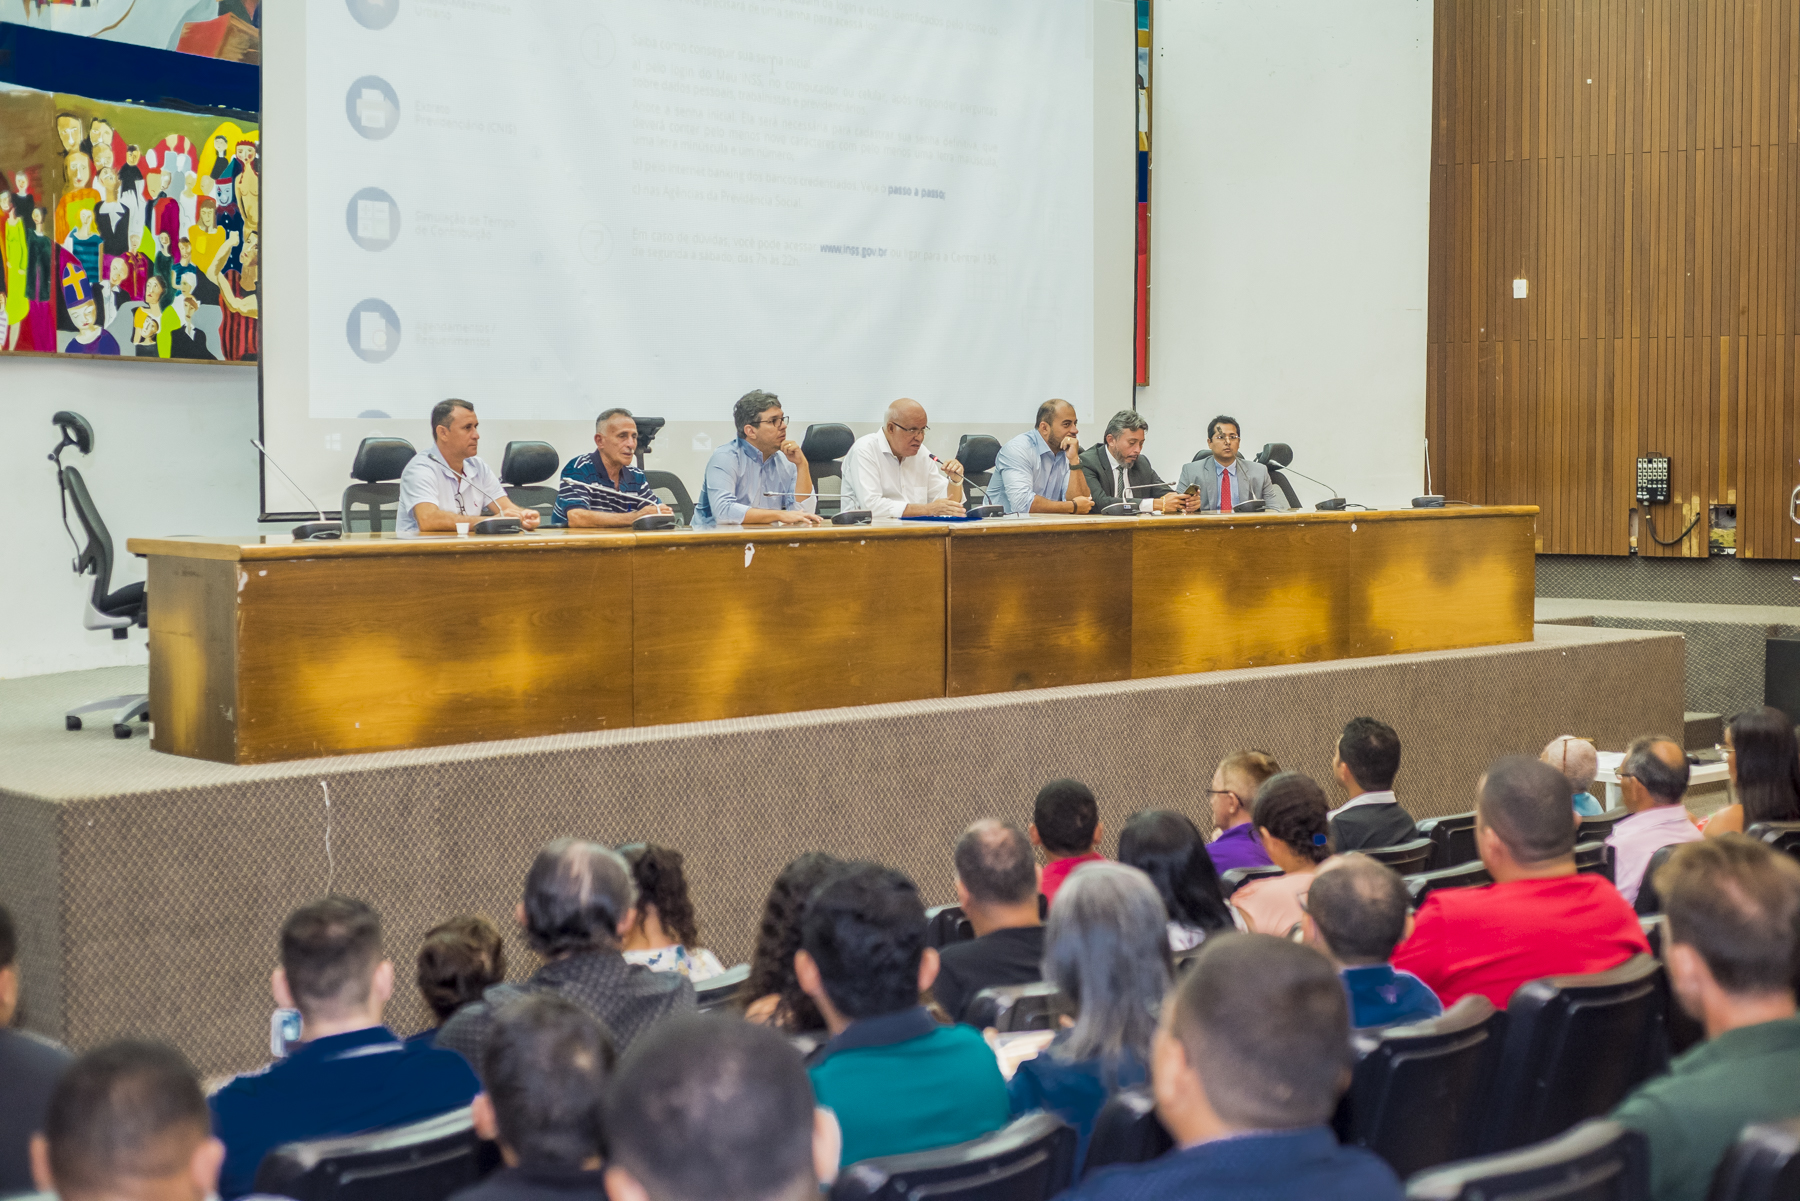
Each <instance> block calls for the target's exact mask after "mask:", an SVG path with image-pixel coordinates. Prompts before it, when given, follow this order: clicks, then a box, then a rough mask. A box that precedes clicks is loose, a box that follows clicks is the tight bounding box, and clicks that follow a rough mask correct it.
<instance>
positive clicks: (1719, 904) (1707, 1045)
mask: <svg viewBox="0 0 1800 1201" xmlns="http://www.w3.org/2000/svg"><path fill="white" fill-rule="evenodd" d="M1655 884H1656V890H1657V895H1659V896H1660V897H1662V899H1663V911H1664V912H1665V913H1666V914H1667V915H1668V927H1667V934H1666V936H1665V946H1664V949H1663V962H1664V964H1665V965H1666V966H1667V968H1668V972H1669V983H1670V988H1671V991H1673V993H1674V994H1675V999H1676V1001H1677V1002H1678V1003H1679V1004H1680V1005H1681V1007H1682V1008H1683V1009H1684V1010H1686V1011H1687V1012H1688V1013H1689V1014H1690V1015H1692V1016H1693V1017H1694V1018H1695V1019H1696V1020H1698V1021H1699V1022H1700V1023H1701V1024H1702V1025H1703V1026H1705V1028H1706V1041H1705V1042H1704V1043H1701V1044H1700V1045H1699V1046H1697V1047H1695V1048H1693V1049H1692V1050H1690V1051H1688V1052H1686V1053H1685V1054H1683V1055H1682V1056H1680V1057H1679V1058H1678V1059H1676V1060H1675V1062H1674V1063H1672V1064H1670V1065H1669V1074H1668V1075H1666V1076H1659V1077H1657V1078H1656V1079H1654V1080H1651V1081H1649V1082H1647V1083H1645V1084H1643V1085H1642V1086H1640V1087H1639V1088H1638V1089H1637V1091H1636V1092H1634V1093H1632V1094H1631V1096H1629V1097H1627V1098H1626V1099H1625V1101H1624V1103H1623V1104H1621V1105H1620V1106H1619V1107H1618V1109H1616V1110H1614V1111H1613V1115H1612V1116H1613V1119H1614V1120H1615V1121H1618V1122H1621V1123H1623V1124H1624V1125H1626V1126H1628V1127H1630V1128H1631V1129H1633V1130H1637V1131H1640V1132H1642V1133H1643V1135H1644V1136H1645V1138H1646V1139H1647V1140H1648V1142H1649V1145H1650V1196H1651V1198H1652V1201H1705V1198H1706V1195H1707V1191H1708V1189H1709V1188H1710V1186H1711V1184H1712V1178H1713V1173H1714V1172H1715V1171H1717V1170H1718V1166H1719V1162H1720V1160H1722V1159H1723V1158H1724V1157H1725V1153H1726V1152H1727V1151H1729V1150H1730V1149H1731V1145H1732V1144H1733V1143H1735V1142H1736V1141H1737V1138H1738V1135H1739V1134H1740V1133H1741V1132H1742V1131H1743V1129H1744V1127H1745V1126H1747V1125H1750V1124H1751V1123H1754V1122H1767V1121H1774V1120H1777V1119H1781V1118H1791V1117H1795V1116H1797V1115H1800V1017H1796V1016H1795V1014H1796V1010H1795V1004H1794V983H1793V981H1794V975H1795V970H1796V968H1800V953H1797V947H1796V941H1795V938H1794V930H1795V929H1796V927H1797V926H1800V866H1797V865H1796V864H1795V863H1794V861H1793V860H1792V859H1790V858H1788V857H1787V856H1786V855H1784V854H1782V853H1781V852H1779V851H1775V850H1772V849H1771V848H1769V847H1767V846H1765V845H1763V844H1762V843H1759V842H1755V841H1752V840H1751V839H1749V838H1746V837H1745V836H1744V835H1742V834H1726V835H1724V836H1723V837H1721V838H1714V839H1707V840H1706V841H1704V842H1692V843H1687V844H1684V845H1683V846H1681V847H1680V849H1678V850H1677V851H1676V852H1675V853H1674V854H1673V855H1671V856H1670V857H1669V862H1668V863H1667V864H1666V865H1664V867H1663V869H1662V870H1661V871H1659V872H1658V873H1657V874H1656V880H1655Z"/></svg>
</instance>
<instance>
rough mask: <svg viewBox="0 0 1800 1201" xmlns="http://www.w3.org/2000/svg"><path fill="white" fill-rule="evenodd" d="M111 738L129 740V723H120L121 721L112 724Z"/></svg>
mask: <svg viewBox="0 0 1800 1201" xmlns="http://www.w3.org/2000/svg"><path fill="white" fill-rule="evenodd" d="M113 737H114V738H130V737H131V725H130V723H128V722H122V721H120V722H114V723H113Z"/></svg>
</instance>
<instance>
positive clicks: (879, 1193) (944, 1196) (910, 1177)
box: [831, 1113, 1075, 1201]
mask: <svg viewBox="0 0 1800 1201" xmlns="http://www.w3.org/2000/svg"><path fill="white" fill-rule="evenodd" d="M1074 1175H1075V1130H1074V1128H1073V1127H1071V1126H1070V1125H1069V1124H1068V1123H1066V1122H1064V1121H1063V1120H1062V1119H1061V1118H1059V1117H1056V1116H1055V1115H1054V1114H1049V1113H1030V1114H1026V1115H1025V1116H1024V1117H1022V1118H1018V1119H1017V1120H1015V1121H1013V1122H1012V1123H1011V1124H1010V1125H1007V1126H1004V1127H1002V1128H1001V1129H999V1130H996V1131H994V1133H992V1134H989V1135H985V1136H983V1137H981V1138H978V1139H974V1140H972V1141H970V1142H966V1143H957V1144H956V1145H955V1146H951V1147H940V1148H938V1149H936V1150H933V1151H915V1152H912V1153H911V1154H909V1155H887V1156H883V1157H882V1158H880V1159H865V1160H863V1161H862V1162H861V1163H853V1164H851V1165H850V1166H849V1167H847V1168H845V1169H844V1170H843V1172H841V1173H840V1174H839V1175H838V1178H837V1183H836V1184H834V1185H832V1186H831V1201H923V1199H924V1198H927V1197H929V1198H931V1201H1049V1198H1051V1197H1054V1196H1056V1195H1057V1194H1058V1193H1060V1192H1062V1191H1063V1190H1064V1189H1066V1188H1068V1187H1069V1185H1070V1184H1072V1183H1074Z"/></svg>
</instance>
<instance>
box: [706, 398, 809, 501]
mask: <svg viewBox="0 0 1800 1201" xmlns="http://www.w3.org/2000/svg"><path fill="white" fill-rule="evenodd" d="M731 420H732V424H733V425H735V426H737V432H738V436H737V437H735V438H733V439H732V440H731V441H730V442H729V443H727V444H726V445H724V446H721V447H719V449H717V450H715V451H713V455H712V458H711V459H709V460H707V463H706V484H705V486H704V487H702V488H701V489H700V503H699V504H697V505H695V506H694V517H695V520H696V522H700V523H705V524H707V525H818V524H820V519H819V516H818V512H817V510H818V507H819V498H818V496H817V494H815V493H814V492H813V482H812V471H811V469H810V468H808V467H807V465H806V456H804V455H802V454H801V453H800V444H799V443H798V442H796V441H794V440H793V439H792V438H790V437H788V419H787V414H786V413H783V412H782V411H781V398H780V397H779V396H776V395H775V394H774V393H773V392H764V391H762V390H760V389H759V390H757V391H755V392H746V393H745V394H744V395H743V396H741V397H739V398H738V402H737V404H736V405H735V406H733V408H732V412H731Z"/></svg>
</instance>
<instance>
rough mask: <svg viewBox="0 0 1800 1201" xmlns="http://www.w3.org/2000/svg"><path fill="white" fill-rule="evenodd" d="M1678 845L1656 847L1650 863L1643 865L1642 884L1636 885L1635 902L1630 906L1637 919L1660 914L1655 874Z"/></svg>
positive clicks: (1660, 905)
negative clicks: (1635, 911) (1635, 912)
mask: <svg viewBox="0 0 1800 1201" xmlns="http://www.w3.org/2000/svg"><path fill="white" fill-rule="evenodd" d="M1680 845H1681V844H1680V843H1678V842H1675V843H1670V844H1669V845H1668V846H1666V847H1657V848H1656V850H1655V851H1653V852H1651V855H1650V862H1649V863H1647V864H1645V865H1644V879H1643V882H1642V883H1640V884H1639V885H1638V894H1637V900H1636V901H1635V902H1634V903H1633V905H1632V908H1634V909H1636V910H1637V914H1638V916H1639V917H1648V916H1650V915H1651V914H1653V913H1661V912H1662V898H1661V897H1660V896H1658V895H1657V893H1656V873H1657V872H1658V871H1659V870H1660V869H1661V868H1662V865H1663V864H1665V863H1667V862H1668V861H1669V856H1670V855H1673V854H1674V853H1675V848H1676V847H1678V846H1680Z"/></svg>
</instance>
